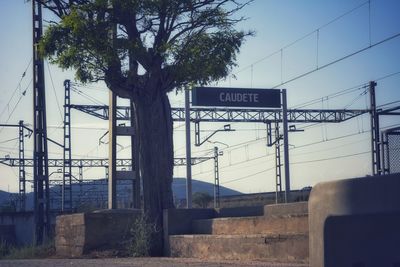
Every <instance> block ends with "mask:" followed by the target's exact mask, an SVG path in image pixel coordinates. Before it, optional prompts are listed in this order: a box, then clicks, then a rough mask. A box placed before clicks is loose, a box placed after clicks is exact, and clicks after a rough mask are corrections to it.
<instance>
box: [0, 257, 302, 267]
mask: <svg viewBox="0 0 400 267" xmlns="http://www.w3.org/2000/svg"><path fill="white" fill-rule="evenodd" d="M0 266H1V267H5V266H18V267H52V266H57V267H67V266H68V267H70V266H85V267H86V266H88V267H111V266H117V267H123V266H130V267H139V266H146V267H166V266H174V267H184V266H191V267H192V266H195V267H205V266H207V267H228V266H229V267H239V266H241V267H246V266H248V267H250V266H251V267H255V266H264V267H308V265H305V264H284V263H267V262H256V261H254V262H243V261H209V260H201V259H182V258H106V259H40V260H0Z"/></svg>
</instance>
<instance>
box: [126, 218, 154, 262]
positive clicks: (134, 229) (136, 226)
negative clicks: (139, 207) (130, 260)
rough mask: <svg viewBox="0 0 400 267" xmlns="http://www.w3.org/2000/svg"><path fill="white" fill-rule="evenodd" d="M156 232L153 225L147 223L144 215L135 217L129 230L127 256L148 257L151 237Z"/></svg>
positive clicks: (147, 220)
mask: <svg viewBox="0 0 400 267" xmlns="http://www.w3.org/2000/svg"><path fill="white" fill-rule="evenodd" d="M156 232H157V229H156V226H155V224H154V223H152V222H149V219H148V216H147V215H146V214H141V215H140V216H139V217H137V218H136V219H135V220H134V221H133V223H132V225H131V227H130V228H129V233H128V245H127V250H128V254H129V256H132V257H146V256H149V252H150V247H151V240H152V235H153V234H155V233H156Z"/></svg>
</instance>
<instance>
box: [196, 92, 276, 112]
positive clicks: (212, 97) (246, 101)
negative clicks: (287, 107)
mask: <svg viewBox="0 0 400 267" xmlns="http://www.w3.org/2000/svg"><path fill="white" fill-rule="evenodd" d="M192 105H193V106H217V107H250V108H280V107H281V95H280V90H277V89H246V88H224V87H195V88H194V89H193V90H192Z"/></svg>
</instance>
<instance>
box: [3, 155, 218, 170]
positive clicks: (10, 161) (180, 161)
mask: <svg viewBox="0 0 400 267" xmlns="http://www.w3.org/2000/svg"><path fill="white" fill-rule="evenodd" d="M213 158H214V157H195V158H192V165H197V164H200V163H202V162H204V161H207V160H209V159H213ZM48 163H49V167H60V168H61V167H63V160H62V159H49V160H48ZM0 164H4V165H7V166H10V167H18V166H20V165H21V164H22V165H23V166H25V167H33V160H32V159H25V160H23V161H22V160H20V159H18V158H8V157H7V158H0ZM174 165H175V166H186V158H174ZM71 166H72V167H90V168H96V167H108V159H73V160H72V161H71ZM131 166H132V160H131V159H117V167H131Z"/></svg>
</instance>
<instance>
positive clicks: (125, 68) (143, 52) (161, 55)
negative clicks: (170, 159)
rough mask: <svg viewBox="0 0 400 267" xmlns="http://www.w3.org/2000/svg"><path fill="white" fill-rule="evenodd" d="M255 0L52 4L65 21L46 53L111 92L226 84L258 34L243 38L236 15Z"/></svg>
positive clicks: (56, 0)
mask: <svg viewBox="0 0 400 267" xmlns="http://www.w3.org/2000/svg"><path fill="white" fill-rule="evenodd" d="M249 2H251V0H249V1H243V2H242V3H239V2H238V1H235V0H215V1H208V0H186V1H176V0H163V1H161V0H157V1H154V0H139V1H138V0H113V1H106V0H92V1H77V0H75V1H70V3H72V5H66V4H65V2H64V1H61V0H52V1H46V4H45V6H46V7H47V8H48V9H50V10H51V11H53V12H54V14H56V15H58V16H59V17H60V21H59V22H57V23H53V24H52V25H50V26H49V27H48V29H47V30H46V32H45V35H44V38H43V39H42V42H41V45H40V50H41V52H42V54H43V55H45V56H48V57H49V58H50V60H51V62H53V63H55V64H57V65H59V66H60V67H62V68H72V69H75V70H76V78H78V79H79V80H80V81H82V82H90V81H98V80H105V81H106V83H107V85H108V86H109V88H110V89H111V90H117V91H118V90H120V91H132V90H133V91H135V90H147V88H148V87H149V86H153V88H154V80H158V81H159V82H158V83H157V90H160V91H162V92H167V91H171V90H172V89H174V88H176V89H177V88H181V87H183V86H186V85H188V84H208V83H210V82H212V81H215V80H219V79H221V78H224V77H226V76H227V75H228V74H229V72H230V70H231V69H232V67H234V66H235V60H236V54H237V53H239V49H240V47H241V45H242V43H243V41H244V39H245V38H246V36H249V35H252V32H244V31H238V30H237V29H236V27H235V26H236V25H237V23H239V22H241V21H242V20H244V18H243V17H239V18H234V15H235V13H237V12H238V11H239V10H241V9H242V8H243V7H245V6H246V5H247V4H248V3H249Z"/></svg>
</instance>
